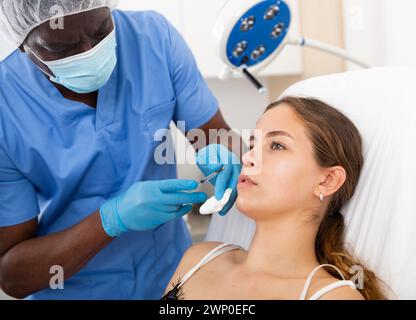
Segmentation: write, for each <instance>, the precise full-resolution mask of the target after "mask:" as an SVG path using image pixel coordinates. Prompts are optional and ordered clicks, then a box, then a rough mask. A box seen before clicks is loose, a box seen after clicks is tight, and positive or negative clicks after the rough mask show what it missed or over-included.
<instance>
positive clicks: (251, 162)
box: [242, 148, 256, 168]
mask: <svg viewBox="0 0 416 320" xmlns="http://www.w3.org/2000/svg"><path fill="white" fill-rule="evenodd" d="M242 161H243V166H245V167H250V168H251V167H254V166H255V165H256V161H255V158H254V148H253V149H251V150H249V151H248V152H246V153H245V154H244V155H243V157H242Z"/></svg>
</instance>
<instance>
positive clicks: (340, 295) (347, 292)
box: [307, 276, 364, 300]
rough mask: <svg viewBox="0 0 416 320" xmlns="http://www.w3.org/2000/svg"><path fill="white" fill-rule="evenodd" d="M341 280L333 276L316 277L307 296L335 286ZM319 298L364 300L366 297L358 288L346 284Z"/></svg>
mask: <svg viewBox="0 0 416 320" xmlns="http://www.w3.org/2000/svg"><path fill="white" fill-rule="evenodd" d="M339 281H340V280H339V279H337V278H335V277H332V276H331V277H328V278H321V279H319V278H318V279H315V280H314V281H312V284H311V286H310V290H309V294H308V296H307V298H310V297H311V296H313V295H314V294H315V293H317V292H318V291H319V290H321V289H324V288H327V287H331V286H333V285H334V284H336V283H337V282H339ZM319 300H364V297H363V296H362V295H361V293H360V292H359V291H358V290H357V289H356V288H352V287H351V286H350V285H345V286H341V287H335V288H334V289H332V290H329V291H328V292H326V293H325V294H323V295H322V296H321V297H319Z"/></svg>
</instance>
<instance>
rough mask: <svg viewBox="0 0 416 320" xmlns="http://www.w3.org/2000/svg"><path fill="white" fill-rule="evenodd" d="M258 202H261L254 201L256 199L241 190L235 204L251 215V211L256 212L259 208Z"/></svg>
mask: <svg viewBox="0 0 416 320" xmlns="http://www.w3.org/2000/svg"><path fill="white" fill-rule="evenodd" d="M258 203H259V202H257V201H254V199H252V198H251V199H250V197H248V196H246V195H244V194H241V193H240V192H239V194H238V197H237V200H236V202H235V205H236V207H237V209H238V211H240V212H241V213H244V214H245V215H246V216H248V217H251V213H252V212H253V213H255V212H256V211H257V210H258V209H259V208H258Z"/></svg>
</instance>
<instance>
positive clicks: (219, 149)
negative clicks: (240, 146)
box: [196, 144, 241, 216]
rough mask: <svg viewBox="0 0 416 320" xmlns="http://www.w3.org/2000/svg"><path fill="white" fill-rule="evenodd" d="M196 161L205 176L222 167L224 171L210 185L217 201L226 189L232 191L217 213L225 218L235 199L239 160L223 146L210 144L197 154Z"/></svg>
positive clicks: (239, 171)
mask: <svg viewBox="0 0 416 320" xmlns="http://www.w3.org/2000/svg"><path fill="white" fill-rule="evenodd" d="M196 161H197V165H198V167H199V169H200V170H201V171H202V173H203V174H204V175H205V176H208V175H210V174H211V173H213V172H215V171H217V170H219V169H221V167H224V170H222V171H221V172H220V173H219V174H218V175H217V176H216V177H215V178H214V179H212V180H211V183H212V184H213V185H214V186H215V198H216V199H217V200H220V199H222V197H223V196H224V193H225V191H226V190H227V189H232V190H233V192H232V194H231V197H230V200H229V201H228V203H227V204H226V206H225V207H224V208H223V209H222V210H221V211H220V213H219V214H220V215H221V216H225V215H226V214H227V212H228V211H229V210H230V209H231V208H232V206H233V205H234V202H235V200H236V199H237V183H238V177H239V176H240V173H241V162H240V159H239V158H238V157H237V155H236V154H234V153H232V152H231V151H230V150H228V149H227V148H226V147H225V146H223V145H220V144H210V145H208V146H206V147H205V148H204V149H202V150H201V151H199V152H198V154H197V157H196Z"/></svg>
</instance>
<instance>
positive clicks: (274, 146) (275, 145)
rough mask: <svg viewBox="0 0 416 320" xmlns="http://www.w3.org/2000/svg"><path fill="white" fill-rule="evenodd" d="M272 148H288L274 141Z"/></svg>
mask: <svg viewBox="0 0 416 320" xmlns="http://www.w3.org/2000/svg"><path fill="white" fill-rule="evenodd" d="M271 148H272V150H286V148H285V147H284V146H283V145H281V144H280V143H277V142H272V144H271Z"/></svg>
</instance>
